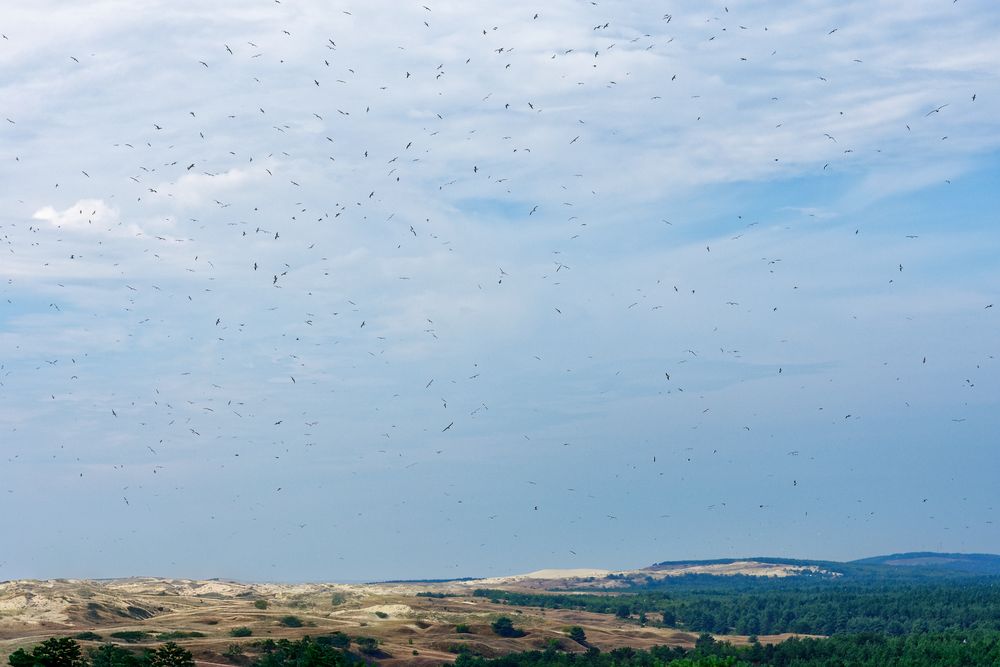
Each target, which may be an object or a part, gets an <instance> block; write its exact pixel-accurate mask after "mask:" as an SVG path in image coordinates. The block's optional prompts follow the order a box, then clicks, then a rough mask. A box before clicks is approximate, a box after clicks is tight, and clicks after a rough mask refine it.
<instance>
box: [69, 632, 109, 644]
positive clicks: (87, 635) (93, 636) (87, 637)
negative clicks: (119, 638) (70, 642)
mask: <svg viewBox="0 0 1000 667" xmlns="http://www.w3.org/2000/svg"><path fill="white" fill-rule="evenodd" d="M73 639H80V640H83V641H88V642H99V641H101V639H103V637H101V636H100V635H99V634H97V633H96V632H90V631H89V630H88V631H87V632H78V633H76V634H75V635H73Z"/></svg>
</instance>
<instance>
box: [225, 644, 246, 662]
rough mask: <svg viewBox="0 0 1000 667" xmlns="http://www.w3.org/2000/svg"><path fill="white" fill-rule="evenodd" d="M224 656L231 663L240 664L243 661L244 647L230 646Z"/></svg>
mask: <svg viewBox="0 0 1000 667" xmlns="http://www.w3.org/2000/svg"><path fill="white" fill-rule="evenodd" d="M222 656H223V657H224V658H225V659H226V660H229V661H230V662H240V661H241V660H243V647H242V646H240V645H239V644H230V645H229V646H228V647H227V648H226V652H225V653H223V654H222Z"/></svg>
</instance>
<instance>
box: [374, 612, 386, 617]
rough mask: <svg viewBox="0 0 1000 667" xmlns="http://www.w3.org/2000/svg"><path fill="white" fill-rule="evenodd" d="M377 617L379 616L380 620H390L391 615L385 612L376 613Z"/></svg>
mask: <svg viewBox="0 0 1000 667" xmlns="http://www.w3.org/2000/svg"><path fill="white" fill-rule="evenodd" d="M375 615H376V616H378V617H379V618H389V614H387V613H385V612H384V611H376V612H375Z"/></svg>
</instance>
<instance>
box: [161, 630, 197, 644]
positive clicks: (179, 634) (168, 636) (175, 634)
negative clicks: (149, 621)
mask: <svg viewBox="0 0 1000 667" xmlns="http://www.w3.org/2000/svg"><path fill="white" fill-rule="evenodd" d="M204 636H205V633H204V632H198V631H197V630H193V631H191V632H187V631H184V630H174V631H172V632H161V633H160V634H158V635H156V638H157V639H158V640H160V641H161V642H166V641H171V640H173V639H191V638H193V637H204Z"/></svg>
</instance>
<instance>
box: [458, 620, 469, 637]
mask: <svg viewBox="0 0 1000 667" xmlns="http://www.w3.org/2000/svg"><path fill="white" fill-rule="evenodd" d="M455 632H457V633H459V634H463V635H465V634H469V633H471V632H472V630H471V629H469V626H468V624H466V623H459V624H458V625H456V626H455Z"/></svg>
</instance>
